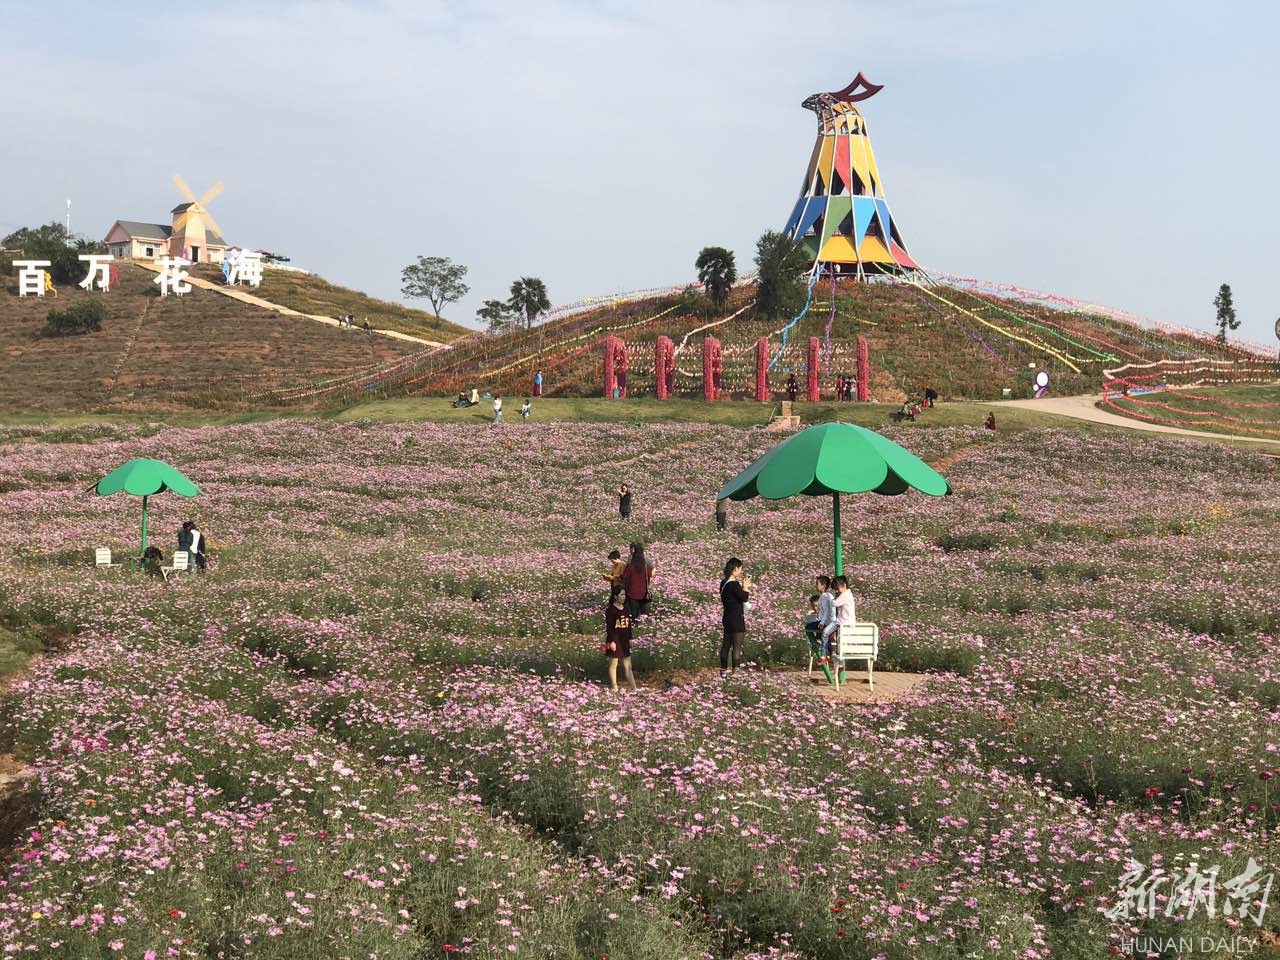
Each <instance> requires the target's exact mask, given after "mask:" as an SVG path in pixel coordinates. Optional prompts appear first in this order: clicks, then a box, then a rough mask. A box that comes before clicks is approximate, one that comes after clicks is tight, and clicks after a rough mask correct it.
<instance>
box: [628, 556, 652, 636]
mask: <svg viewBox="0 0 1280 960" xmlns="http://www.w3.org/2000/svg"><path fill="white" fill-rule="evenodd" d="M651 583H653V564H652V563H650V562H649V561H648V559H647V558H646V557H645V555H644V544H643V543H633V544H632V545H631V559H630V560H628V561H627V566H626V569H624V570H623V571H622V586H623V587H624V588H625V589H626V591H627V611H628V612H629V613H630V614H631V619H632V620H634V619H635V618H636V617H638V616H640V615H641V614H647V613H648V612H649V585H650V584H651Z"/></svg>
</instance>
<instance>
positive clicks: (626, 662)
mask: <svg viewBox="0 0 1280 960" xmlns="http://www.w3.org/2000/svg"><path fill="white" fill-rule="evenodd" d="M626 599H627V598H626V588H625V587H623V586H622V584H620V583H618V584H614V586H613V588H612V589H611V590H610V591H609V605H608V606H607V607H605V609H604V634H605V636H604V655H605V656H606V657H608V658H609V689H610V690H617V689H618V661H622V673H623V677H624V678H625V679H626V681H627V684H628V685H629V686H630V687H631V689H632V690H634V689H635V688H636V677H635V674H633V673H632V672H631V614H630V613H629V612H628V611H627V602H626Z"/></svg>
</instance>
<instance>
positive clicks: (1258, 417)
mask: <svg viewBox="0 0 1280 960" xmlns="http://www.w3.org/2000/svg"><path fill="white" fill-rule="evenodd" d="M1202 397H1203V398H1204V399H1200V398H1202ZM1152 403H1157V404H1167V406H1153V405H1152ZM1240 404H1250V406H1240ZM1110 409H1112V410H1114V411H1116V412H1117V413H1132V414H1135V415H1137V417H1138V418H1144V417H1145V418H1154V419H1156V420H1157V421H1158V422H1161V423H1166V424H1168V425H1170V426H1178V427H1182V428H1183V429H1186V430H1205V431H1208V432H1211V433H1229V434H1232V435H1234V436H1239V437H1269V438H1275V439H1276V441H1277V442H1280V384H1276V383H1266V384H1233V385H1231V386H1222V387H1189V388H1187V389H1186V390H1171V391H1168V392H1165V393H1160V394H1155V393H1148V394H1139V395H1138V396H1136V397H1132V398H1129V399H1125V398H1123V397H1119V398H1116V399H1115V400H1114V401H1113V406H1112V407H1111V408H1110Z"/></svg>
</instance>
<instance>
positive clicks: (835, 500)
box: [831, 493, 844, 577]
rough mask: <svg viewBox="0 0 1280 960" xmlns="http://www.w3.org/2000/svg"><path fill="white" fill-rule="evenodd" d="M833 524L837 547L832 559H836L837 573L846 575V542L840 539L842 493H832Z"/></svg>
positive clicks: (838, 575)
mask: <svg viewBox="0 0 1280 960" xmlns="http://www.w3.org/2000/svg"><path fill="white" fill-rule="evenodd" d="M831 526H832V529H833V531H834V533H835V548H834V549H833V550H832V559H833V560H835V571H836V573H835V575H836V576H837V577H843V576H844V544H843V543H842V542H841V540H840V494H838V493H833V494H832V495H831Z"/></svg>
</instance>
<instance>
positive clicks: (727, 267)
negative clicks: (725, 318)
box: [694, 247, 738, 310]
mask: <svg viewBox="0 0 1280 960" xmlns="http://www.w3.org/2000/svg"><path fill="white" fill-rule="evenodd" d="M694 266H696V267H697V268H698V282H699V283H701V284H702V286H703V289H705V290H706V291H707V297H708V298H710V300H711V302H712V304H714V305H715V307H716V309H717V310H719V309H722V308H723V307H724V305H725V303H727V302H728V300H729V291H730V290H732V289H733V283H734V281H735V280H737V279H738V268H737V265H736V264H735V263H734V260H733V251H732V250H726V249H725V248H724V247H703V248H702V251H701V252H700V253H699V254H698V259H697V262H696V263H695V264H694Z"/></svg>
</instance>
